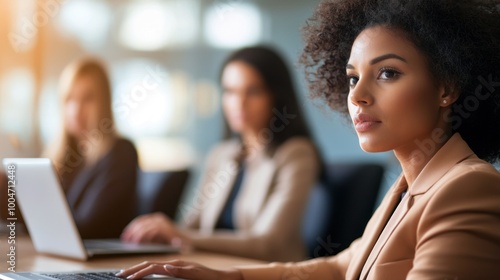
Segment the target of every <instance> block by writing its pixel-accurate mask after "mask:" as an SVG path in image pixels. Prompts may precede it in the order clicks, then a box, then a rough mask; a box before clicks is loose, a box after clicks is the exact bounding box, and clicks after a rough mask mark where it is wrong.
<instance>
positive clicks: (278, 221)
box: [122, 46, 321, 261]
mask: <svg viewBox="0 0 500 280" xmlns="http://www.w3.org/2000/svg"><path fill="white" fill-rule="evenodd" d="M221 85H222V90H223V95H222V108H223V112H224V117H225V121H226V122H227V125H228V126H229V128H230V132H229V134H230V135H229V137H228V139H227V140H225V141H223V142H222V143H220V144H219V145H218V146H216V147H215V148H214V149H213V150H212V151H211V153H210V155H209V157H208V160H207V163H206V170H205V172H204V179H203V180H202V184H201V187H200V188H199V190H198V192H197V195H196V199H195V200H194V202H193V203H192V206H190V210H189V211H186V212H187V214H186V215H185V216H184V218H183V219H182V223H181V224H179V225H176V224H175V223H174V222H173V221H172V220H170V219H169V218H168V217H166V216H165V215H163V214H160V213H155V214H150V215H145V216H140V217H138V218H136V219H135V220H134V221H132V222H131V223H130V224H129V225H128V226H127V228H126V229H125V231H124V232H123V234H122V239H123V240H125V241H132V242H152V241H153V242H170V243H174V244H176V243H177V244H178V243H179V242H181V243H182V244H184V245H186V244H187V245H189V246H192V247H194V248H195V249H200V250H208V251H212V252H217V253H224V254H231V255H238V256H243V257H249V258H255V259H262V260H270V261H271V260H280V261H292V260H302V259H304V258H305V257H306V250H305V245H304V243H303V241H302V236H301V234H300V228H301V220H302V217H303V214H304V212H305V208H306V204H307V201H308V197H309V193H310V191H311V189H312V187H313V185H314V183H315V182H316V180H317V177H318V175H319V173H320V168H321V167H320V166H321V164H320V159H319V155H318V152H317V150H316V148H315V146H314V144H313V141H312V139H311V136H310V133H309V130H308V128H307V126H306V122H305V120H304V118H303V116H302V112H301V110H300V105H299V103H298V100H297V98H296V94H295V89H294V87H293V84H292V78H291V75H290V73H289V70H288V69H287V67H286V64H285V62H284V61H283V59H282V58H281V56H280V55H279V54H278V53H277V52H276V51H275V50H273V49H271V48H269V47H263V46H256V47H249V48H244V49H241V50H238V51H236V52H235V53H233V54H232V55H231V56H230V57H229V58H228V59H227V60H226V61H225V63H224V64H223V66H222V70H221Z"/></svg>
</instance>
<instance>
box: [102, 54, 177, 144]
mask: <svg viewBox="0 0 500 280" xmlns="http://www.w3.org/2000/svg"><path fill="white" fill-rule="evenodd" d="M112 74H113V75H112V76H113V81H114V83H113V89H114V90H113V105H112V107H113V111H114V114H115V120H116V124H117V127H118V129H119V131H120V132H122V133H123V134H125V135H128V136H130V137H131V138H137V137H142V136H163V135H165V134H167V133H168V132H169V131H171V130H172V126H173V125H172V119H173V114H174V112H175V105H176V104H175V102H174V99H173V97H172V86H171V78H170V74H169V73H168V72H167V71H166V69H165V68H163V67H162V66H160V65H158V64H155V63H153V62H150V61H145V60H132V61H127V62H124V63H117V64H115V66H114V67H113V69H112Z"/></svg>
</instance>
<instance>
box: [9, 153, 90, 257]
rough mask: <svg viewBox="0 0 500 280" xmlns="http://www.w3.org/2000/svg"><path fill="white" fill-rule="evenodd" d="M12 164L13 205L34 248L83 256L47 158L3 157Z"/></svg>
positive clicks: (80, 244) (70, 217)
mask: <svg viewBox="0 0 500 280" xmlns="http://www.w3.org/2000/svg"><path fill="white" fill-rule="evenodd" d="M3 165H4V167H5V170H6V171H7V170H9V169H8V166H9V165H14V166H15V169H14V170H15V173H14V176H15V190H16V200H17V207H19V208H20V210H21V211H22V214H23V218H24V220H25V223H26V226H27V228H28V231H29V233H30V236H31V240H32V242H33V245H34V246H35V249H36V250H37V251H38V252H42V253H49V254H56V255H61V256H66V257H70V258H76V259H81V260H86V259H87V258H88V256H87V252H86V249H85V247H84V246H83V243H82V239H81V237H80V233H79V232H78V229H77V227H76V224H75V221H74V219H73V216H72V214H71V210H70V208H69V205H68V202H67V200H66V196H65V194H64V193H63V191H62V188H61V186H60V185H59V179H58V177H57V173H56V172H55V170H54V168H53V166H52V164H51V161H50V160H49V159H47V158H5V159H3Z"/></svg>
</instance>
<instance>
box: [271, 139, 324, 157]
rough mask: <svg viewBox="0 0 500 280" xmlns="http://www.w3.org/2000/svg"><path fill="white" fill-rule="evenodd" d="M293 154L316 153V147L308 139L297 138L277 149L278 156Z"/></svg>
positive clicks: (289, 140)
mask: <svg viewBox="0 0 500 280" xmlns="http://www.w3.org/2000/svg"><path fill="white" fill-rule="evenodd" d="M292 152H314V153H316V147H315V145H314V143H313V141H311V139H309V138H307V137H302V136H297V137H292V138H290V139H288V140H286V141H285V142H284V143H283V144H281V145H280V146H279V147H278V148H277V149H276V154H277V155H278V154H287V153H292Z"/></svg>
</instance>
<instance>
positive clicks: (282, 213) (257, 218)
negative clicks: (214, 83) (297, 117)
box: [181, 138, 319, 261]
mask: <svg viewBox="0 0 500 280" xmlns="http://www.w3.org/2000/svg"><path fill="white" fill-rule="evenodd" d="M240 149H241V144H240V143H239V141H234V140H232V141H226V142H224V143H222V144H221V145H219V146H218V147H216V148H215V149H214V150H213V152H212V153H211V155H210V156H209V159H208V162H207V170H206V172H205V178H204V180H203V181H202V182H203V183H202V185H201V189H200V190H199V191H198V195H197V199H196V200H195V201H194V203H193V204H192V205H190V206H189V207H188V209H186V208H184V209H183V208H181V211H184V213H188V214H187V215H184V218H183V222H184V225H185V226H186V227H187V228H188V229H190V230H188V231H187V234H189V236H190V237H191V239H192V240H193V243H194V244H193V245H194V246H195V247H196V248H198V249H203V250H209V251H213V252H219V253H224V254H231V255H238V256H243V257H249V258H255V259H262V260H268V261H298V260H303V259H304V258H305V257H306V251H305V246H304V244H303V242H302V238H301V234H300V233H301V222H302V218H303V214H304V211H305V207H306V204H307V201H308V197H309V193H310V190H311V189H312V186H313V185H314V183H315V181H316V179H317V176H318V173H319V163H318V156H317V153H316V150H315V148H314V146H313V145H312V143H311V142H310V141H309V140H308V139H305V138H293V139H290V140H288V141H286V142H285V143H283V144H282V145H280V146H279V147H278V148H277V149H276V151H275V152H274V153H273V154H272V155H270V154H268V153H267V152H266V151H264V150H262V151H260V152H259V153H258V154H257V155H256V156H255V157H253V158H252V159H250V160H247V162H246V164H245V176H244V178H243V182H242V185H241V189H240V192H239V194H238V196H237V197H236V201H235V208H234V210H233V214H234V223H235V225H236V228H237V230H235V231H228V230H215V227H216V224H217V221H218V219H219V217H220V214H221V211H222V209H223V207H224V205H225V203H226V201H227V198H228V195H229V193H230V191H231V189H232V187H233V185H234V181H235V178H236V176H237V164H236V161H235V158H236V157H237V155H238V153H239V152H240Z"/></svg>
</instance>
